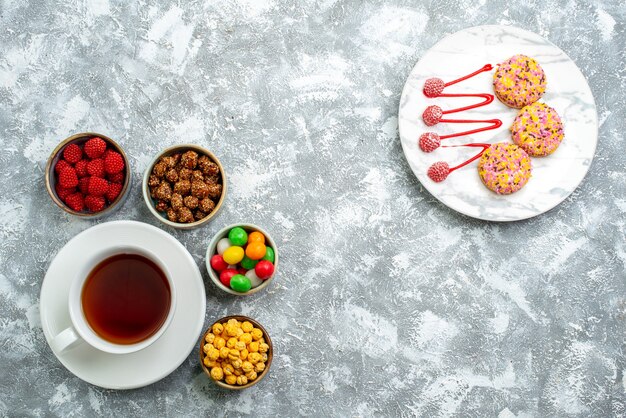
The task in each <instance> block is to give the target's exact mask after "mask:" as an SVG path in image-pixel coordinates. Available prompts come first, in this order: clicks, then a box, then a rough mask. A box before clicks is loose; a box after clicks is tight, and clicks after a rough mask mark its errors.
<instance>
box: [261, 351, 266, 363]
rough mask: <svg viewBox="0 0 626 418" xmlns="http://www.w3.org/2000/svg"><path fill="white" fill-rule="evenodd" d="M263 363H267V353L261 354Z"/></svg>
mask: <svg viewBox="0 0 626 418" xmlns="http://www.w3.org/2000/svg"><path fill="white" fill-rule="evenodd" d="M261 361H263V362H265V361H267V353H263V354H261Z"/></svg>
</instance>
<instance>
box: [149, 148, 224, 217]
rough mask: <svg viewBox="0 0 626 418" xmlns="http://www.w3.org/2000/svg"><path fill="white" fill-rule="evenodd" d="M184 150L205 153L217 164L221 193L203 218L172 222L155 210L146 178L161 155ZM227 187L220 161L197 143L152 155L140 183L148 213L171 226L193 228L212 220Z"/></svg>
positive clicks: (154, 202)
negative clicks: (211, 209) (188, 221)
mask: <svg viewBox="0 0 626 418" xmlns="http://www.w3.org/2000/svg"><path fill="white" fill-rule="evenodd" d="M185 151H196V152H197V153H198V154H199V155H206V156H207V157H209V158H210V159H211V160H212V161H213V162H214V163H215V164H217V166H218V167H219V169H220V174H221V177H222V195H221V196H220V198H219V200H218V202H217V203H216V204H215V208H214V209H213V211H212V212H211V213H209V214H208V215H207V216H205V217H204V218H202V219H200V220H198V221H195V222H190V223H182V222H172V221H170V220H169V219H167V216H166V214H165V213H163V212H159V211H157V210H156V200H155V199H153V198H152V197H151V196H150V187H149V186H148V179H149V178H150V175H151V174H152V169H153V168H154V165H155V164H156V163H157V162H158V161H159V160H160V159H161V157H166V156H169V155H172V154H174V153H183V152H185ZM227 189H228V187H227V182H226V173H225V172H224V167H223V166H222V163H221V162H220V160H219V159H218V158H217V157H216V156H215V154H213V153H212V152H211V151H209V150H207V149H205V148H202V147H200V146H198V145H193V144H181V145H174V146H172V147H170V148H167V149H165V150H164V151H162V152H161V153H159V154H157V156H156V157H154V159H153V160H152V161H151V162H150V164H149V165H148V168H147V169H146V172H145V173H144V176H143V184H142V193H143V198H144V201H145V203H146V206H147V207H148V210H149V211H150V213H152V214H153V215H154V217H155V218H157V219H158V220H159V221H161V222H163V223H164V224H165V225H168V226H171V227H172V228H177V229H194V228H198V227H200V226H203V225H206V224H207V223H209V222H210V221H211V220H213V218H215V216H216V215H217V214H218V213H219V211H220V210H221V209H222V204H223V203H224V199H225V198H226V192H227Z"/></svg>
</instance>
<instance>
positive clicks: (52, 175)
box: [45, 132, 131, 219]
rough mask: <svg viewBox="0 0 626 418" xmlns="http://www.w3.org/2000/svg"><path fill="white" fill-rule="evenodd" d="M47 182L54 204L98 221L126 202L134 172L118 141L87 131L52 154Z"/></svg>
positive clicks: (47, 170)
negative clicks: (132, 172)
mask: <svg viewBox="0 0 626 418" xmlns="http://www.w3.org/2000/svg"><path fill="white" fill-rule="evenodd" d="M45 182H46V189H47V190H48V194H49V195H50V197H51V198H52V201H53V202H54V203H55V204H56V205H57V206H59V207H60V208H61V209H63V210H64V211H65V212H67V213H69V214H72V215H75V216H79V217H81V218H89V219H99V218H102V217H104V216H107V215H109V214H111V213H112V212H114V211H115V210H116V209H117V208H119V207H120V206H121V205H122V204H123V203H124V201H125V200H126V197H127V196H128V191H129V189H130V184H131V170H130V169H129V162H128V158H127V157H126V153H124V150H123V149H122V147H120V146H119V144H117V142H115V141H114V140H112V139H111V138H109V137H107V136H105V135H102V134H98V133H94V132H84V133H79V134H76V135H72V136H70V137H69V138H66V139H65V140H63V141H62V142H61V143H60V144H59V145H57V147H56V148H55V149H54V150H53V151H52V153H51V154H50V158H49V159H48V163H47V165H46V171H45Z"/></svg>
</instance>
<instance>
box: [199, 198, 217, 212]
mask: <svg viewBox="0 0 626 418" xmlns="http://www.w3.org/2000/svg"><path fill="white" fill-rule="evenodd" d="M198 208H199V209H200V210H201V211H202V212H204V213H211V212H212V211H213V209H215V202H214V201H212V200H211V199H209V198H208V197H205V198H204V199H202V200H201V201H200V202H199V203H198Z"/></svg>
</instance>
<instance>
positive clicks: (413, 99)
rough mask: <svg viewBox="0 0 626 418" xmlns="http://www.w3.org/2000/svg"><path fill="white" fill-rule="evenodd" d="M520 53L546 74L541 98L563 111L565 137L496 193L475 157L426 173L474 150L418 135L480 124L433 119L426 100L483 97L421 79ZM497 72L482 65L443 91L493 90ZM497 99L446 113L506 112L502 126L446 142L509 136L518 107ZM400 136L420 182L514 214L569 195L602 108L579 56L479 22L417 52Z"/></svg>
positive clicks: (455, 199) (587, 160)
mask: <svg viewBox="0 0 626 418" xmlns="http://www.w3.org/2000/svg"><path fill="white" fill-rule="evenodd" d="M515 54H524V55H528V56H530V57H533V58H535V59H536V60H537V61H538V62H539V64H540V65H541V66H542V67H543V69H544V71H545V72H546V76H547V82H548V85H547V90H546V93H545V95H544V96H543V98H542V99H541V101H542V102H545V103H547V104H548V105H550V106H552V107H554V108H555V109H556V110H557V112H558V113H559V115H560V116H561V118H562V120H563V124H564V128H565V139H564V140H563V142H562V143H561V145H560V146H559V148H558V149H557V150H556V151H555V152H554V153H553V154H552V155H549V156H547V157H543V158H533V159H532V177H531V179H530V180H529V182H528V183H527V184H526V186H525V187H524V188H522V189H521V190H520V191H519V192H517V193H513V194H511V195H508V196H499V195H497V194H495V193H493V192H492V191H490V190H489V189H487V188H486V187H485V186H484V185H483V184H482V182H481V181H480V178H479V176H478V171H477V168H476V167H477V162H476V161H475V162H473V163H471V164H469V165H467V166H465V167H463V168H461V169H458V170H456V171H454V172H452V173H450V176H449V177H448V178H447V179H446V180H445V181H443V182H442V183H435V182H433V181H432V180H431V179H430V178H428V176H427V174H426V171H427V170H428V167H430V165H431V164H433V163H434V162H437V161H446V162H447V163H448V164H449V165H450V167H453V166H456V165H458V164H460V163H462V162H463V161H465V160H467V159H469V158H470V157H471V156H473V155H475V154H476V153H477V152H478V151H479V149H476V148H470V147H459V148H438V149H437V150H435V151H433V152H431V153H424V152H422V151H421V150H420V148H419V146H418V143H417V142H418V139H419V136H420V135H421V134H422V133H424V132H427V131H433V132H437V133H439V135H445V134H449V133H453V132H461V131H465V130H469V129H474V128H477V127H482V126H485V125H483V124H473V125H467V124H451V123H440V124H438V125H435V126H432V127H428V126H426V125H425V124H424V122H423V121H422V112H423V111H424V109H425V108H426V107H427V106H429V105H434V104H436V105H438V106H440V107H441V108H442V109H444V110H446V109H453V108H457V107H461V106H465V105H466V104H470V103H475V102H477V101H479V100H480V99H476V98H473V99H459V98H434V99H429V98H427V97H426V96H424V94H423V92H422V89H423V87H424V81H425V80H426V79H428V78H431V77H439V78H441V79H443V80H444V81H445V82H448V81H451V80H454V79H457V78H459V77H462V76H465V75H467V74H469V73H471V72H473V71H475V70H477V69H479V68H481V67H482V66H483V65H485V64H487V63H490V64H492V65H494V67H495V65H496V64H497V63H500V62H502V61H504V60H506V59H507V58H509V57H511V56H513V55H515ZM492 77H493V72H485V73H481V74H479V75H477V76H475V77H473V78H471V79H468V80H465V81H462V82H460V83H458V84H455V85H452V86H449V87H447V88H446V90H445V93H491V94H493V86H492ZM517 112H518V110H517V109H511V108H509V107H507V106H505V105H503V104H502V103H500V101H498V99H497V98H496V99H495V100H494V101H493V103H491V104H489V105H487V106H483V107H481V108H478V109H472V110H468V111H464V112H459V113H453V114H450V115H449V116H448V118H449V119H493V118H497V119H500V120H502V123H503V124H502V127H500V128H499V129H496V130H491V131H486V132H481V133H477V134H473V135H470V136H464V137H459V138H451V139H446V140H444V141H443V142H444V144H445V143H446V142H447V144H448V145H455V144H463V143H471V142H480V143H495V142H512V141H511V135H510V132H509V128H510V126H511V124H512V123H513V119H514V118H515V116H516V115H517ZM398 119H399V120H398V125H399V131H400V140H401V142H402V149H403V150H404V155H405V157H406V159H407V161H408V162H409V165H410V166H411V170H413V173H415V176H416V177H417V178H418V179H419V181H420V182H421V183H422V185H423V186H424V187H425V188H426V190H428V191H429V192H430V193H431V194H432V195H433V196H435V197H436V198H437V199H439V201H441V203H443V204H444V205H446V206H448V207H450V208H451V209H454V210H456V211H458V212H460V213H463V214H465V215H467V216H471V217H473V218H478V219H484V220H489V221H516V220H520V219H526V218H530V217H533V216H536V215H539V214H541V213H544V212H546V211H548V210H550V209H552V208H553V207H555V206H557V205H558V204H559V203H561V202H562V201H563V200H565V199H566V198H567V197H568V196H569V195H570V194H571V193H572V192H573V191H574V190H575V189H576V187H578V185H579V184H580V183H581V182H582V180H583V178H584V177H585V175H586V174H587V171H588V170H589V166H590V165H591V161H592V160H593V156H594V154H595V150H596V145H597V142H598V115H597V113H596V105H595V102H594V100H593V95H592V94H591V90H590V88H589V85H588V84H587V80H586V79H585V77H584V76H583V75H582V73H581V72H580V70H579V69H578V67H577V66H576V64H574V62H573V61H572V60H571V59H570V58H569V57H568V56H567V55H566V54H565V53H564V52H563V51H561V50H560V49H559V48H558V47H557V46H555V45H553V44H552V43H550V42H549V41H547V40H545V39H543V38H542V37H541V36H539V35H537V34H535V33H532V32H528V31H525V30H522V29H518V28H515V27H510V26H477V27H473V28H469V29H465V30H462V31H460V32H457V33H454V34H452V35H449V36H447V37H445V38H444V39H442V40H441V41H439V42H438V43H437V44H436V45H435V46H433V47H432V48H431V49H430V50H429V51H428V52H426V53H425V54H424V56H423V57H422V59H420V60H419V62H418V63H417V64H415V67H413V70H412V71H411V74H410V75H409V78H408V79H407V81H406V84H405V85H404V89H403V91H402V97H401V98H400V110H399V115H398Z"/></svg>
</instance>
